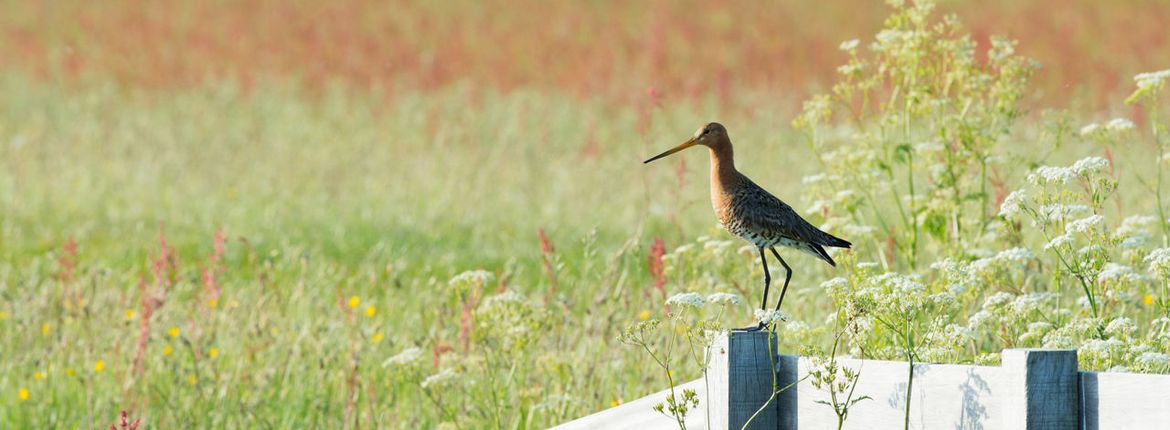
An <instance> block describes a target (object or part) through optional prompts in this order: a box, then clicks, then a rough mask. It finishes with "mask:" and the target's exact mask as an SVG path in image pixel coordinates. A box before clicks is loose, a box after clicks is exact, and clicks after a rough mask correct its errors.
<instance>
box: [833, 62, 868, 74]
mask: <svg viewBox="0 0 1170 430" xmlns="http://www.w3.org/2000/svg"><path fill="white" fill-rule="evenodd" d="M864 69H865V66H864V65H862V64H860V63H849V64H845V65H842V66H838V67H837V73H840V74H842V75H852V74H854V73H858V72H861V71H862V70H864Z"/></svg>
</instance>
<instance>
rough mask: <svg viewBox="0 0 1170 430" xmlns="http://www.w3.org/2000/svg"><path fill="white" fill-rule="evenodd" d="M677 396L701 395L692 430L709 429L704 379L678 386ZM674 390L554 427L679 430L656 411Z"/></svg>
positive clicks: (689, 418)
mask: <svg viewBox="0 0 1170 430" xmlns="http://www.w3.org/2000/svg"><path fill="white" fill-rule="evenodd" d="M674 389H675V392H676V393H680V395H681V393H682V390H686V389H690V390H695V392H696V393H698V394H699V409H698V410H695V411H693V412H692V413H690V414H688V415H687V419H686V424H687V429H688V430H700V429H706V428H707V416H706V414H705V413H704V412H703V410H704V409H705V408H706V407H705V405H706V403H707V390H706V388H704V384H703V380H702V379H696V380H694V381H690V382H687V383H685V384H681V385H679V386H676V387H674ZM669 394H670V390H662V391H659V392H657V393H654V394H651V395H649V396H646V397H642V398H640V399H637V400H633V401H630V402H626V403H623V404H621V405H618V406H616V407H613V408H609V409H606V410H603V411H601V412H598V413H595V414H592V415H588V416H585V417H582V418H578V419H575V420H573V421H569V422H567V423H564V424H561V425H558V426H556V427H553V429H557V430H593V429H618V430H623V429H629V430H677V429H678V423H676V422H675V421H674V419H673V418H670V417H668V416H666V415H663V414H660V413H658V412H655V411H654V409H653V408H654V405H656V404H659V403H662V402H665V401H666V396H667V395H669Z"/></svg>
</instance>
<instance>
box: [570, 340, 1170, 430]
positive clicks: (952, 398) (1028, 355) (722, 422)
mask: <svg viewBox="0 0 1170 430" xmlns="http://www.w3.org/2000/svg"><path fill="white" fill-rule="evenodd" d="M772 351H776V341H775V338H774V337H771V335H770V334H769V333H767V332H750V333H749V332H738V331H737V332H732V333H731V334H730V335H729V336H722V337H720V338H719V339H717V340H716V341H715V343H714V344H713V345H712V346H711V349H710V350H709V351H708V354H711V356H710V357H711V364H710V368H709V369H710V370H709V373H708V377H707V379H706V380H704V379H698V380H695V381H691V382H687V383H685V384H682V385H680V386H679V387H676V391H677V392H679V393H681V390H682V389H693V390H695V391H696V392H697V393H698V394H699V399H700V400H699V410H697V411H694V412H693V413H692V414H690V415H689V416H688V417H687V420H686V423H687V428H688V429H706V428H711V429H739V428H743V426H744V423H746V422H747V421H748V419H749V418H750V417H751V416H752V415H753V414H756V412H757V411H759V412H760V413H759V414H758V415H757V416H756V417H755V419H754V420H752V421H751V425H750V427H749V428H751V429H784V430H793V429H834V428H837V415H836V414H834V413H833V409H832V408H831V407H830V406H828V405H825V404H822V403H818V402H822V401H828V400H829V393H828V392H827V391H825V390H819V389H816V388H814V387H813V386H812V383H811V381H810V380H809V379H808V378H804V376H805V375H807V374H808V372H809V370H810V369H811V368H812V364H811V362H810V361H809V360H808V359H806V358H801V357H797V356H792V355H777V354H774V353H773V352H772ZM1002 360H1003V362H1002V365H1001V366H966V365H952V364H928V363H922V364H919V363H915V365H914V380H913V385H912V389H911V396H910V397H911V400H910V414H909V415H910V427H911V428H915V429H986V430H992V429H1027V430H1038V429H1045V430H1047V429H1054V430H1057V429H1086V430H1113V429H1117V430H1122V429H1124V430H1133V429H1170V375H1143V374H1130V373H1099V372H1081V371H1079V370H1078V369H1077V355H1076V351H1075V350H1040V349H1008V350H1004V351H1003V355H1002ZM838 363H840V365H842V366H845V367H849V368H851V369H854V370H858V371H860V377H859V378H858V381H857V387H856V391H855V397H860V396H868V397H869V398H870V399H867V400H863V401H861V402H859V403H857V404H855V405H853V407H851V408H850V409H849V416H848V419H847V420H846V421H845V427H844V428H847V429H901V428H903V425H904V420H905V416H906V414H905V407H906V386H907V380H908V376H909V375H908V366H907V364H906V363H905V362H897V361H880V360H855V359H838ZM773 369H775V372H773ZM774 384H775V385H774ZM790 384H791V386H792V387H791V388H789V389H787V390H783V391H780V392H779V393H777V394H776V396H775V397H774V398H772V397H773V396H772V393H773V386H776V387H785V386H789V385H790ZM668 394H669V390H664V391H661V392H658V393H654V394H651V395H649V396H646V397H643V398H641V399H638V400H634V401H631V402H628V403H625V404H623V405H620V406H617V407H615V408H611V409H607V410H604V411H601V412H598V413H595V414H593V415H589V416H586V417H584V418H580V419H577V420H574V421H571V422H568V423H565V424H562V425H560V426H558V427H556V428H557V429H637V430H655V429H672V428H678V424H677V423H675V421H674V420H673V419H671V418H668V417H666V416H663V415H662V414H659V413H658V412H655V411H654V410H652V409H651V408H652V407H653V405H655V404H657V403H661V402H662V401H663V400H664V399H665V398H666V396H667V395H668ZM769 398H772V399H771V401H769ZM765 404H766V405H767V406H765ZM708 418H709V419H708Z"/></svg>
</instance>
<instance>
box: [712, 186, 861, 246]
mask: <svg viewBox="0 0 1170 430" xmlns="http://www.w3.org/2000/svg"><path fill="white" fill-rule="evenodd" d="M736 194H738V195H737V196H735V199H736V200H738V201H739V203H740V204H736V205H734V208H733V209H732V211H733V212H738V213H736V214H734V215H736V216H738V217H739V219H741V220H743V222H744V224H745V227H747V228H748V229H751V230H752V231H755V232H758V233H762V234H767V235H779V236H780V237H783V238H786V239H790V240H794V241H798V242H805V243H812V244H818V245H826V246H842V243H843V244H844V246H848V244H849V243H848V242H845V241H843V240H841V239H838V238H836V237H833V236H832V235H830V234H828V233H825V232H823V231H821V230H820V229H818V228H816V227H814V226H813V225H812V224H809V222H808V221H805V219H804V218H802V217H801V216H800V215H799V214H797V213H796V211H795V210H793V209H792V206H789V205H788V204H787V203H784V202H783V201H781V200H780V199H779V198H776V196H773V195H772V194H771V193H769V192H768V191H767V190H764V189H763V188H761V187H760V186H759V185H756V184H755V183H754V182H751V181H748V182H747V184H746V185H745V186H743V187H740V189H739V190H738V192H737V193H736Z"/></svg>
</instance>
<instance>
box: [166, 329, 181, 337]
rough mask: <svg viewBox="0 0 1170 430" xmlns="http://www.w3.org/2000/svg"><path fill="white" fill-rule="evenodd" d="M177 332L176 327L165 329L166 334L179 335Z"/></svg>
mask: <svg viewBox="0 0 1170 430" xmlns="http://www.w3.org/2000/svg"><path fill="white" fill-rule="evenodd" d="M179 333H180V332H179V328H178V327H171V329H170V330H167V334H168V335H170V336H171V337H179Z"/></svg>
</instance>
